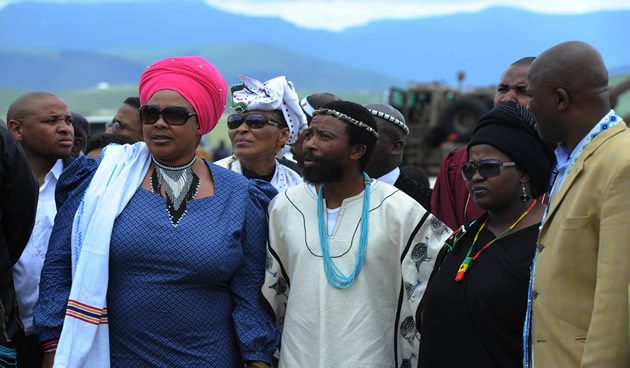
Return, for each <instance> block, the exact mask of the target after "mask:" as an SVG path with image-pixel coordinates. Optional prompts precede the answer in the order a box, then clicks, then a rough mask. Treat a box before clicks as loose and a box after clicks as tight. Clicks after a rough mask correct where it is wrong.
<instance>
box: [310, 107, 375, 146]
mask: <svg viewBox="0 0 630 368" xmlns="http://www.w3.org/2000/svg"><path fill="white" fill-rule="evenodd" d="M319 114H326V115H331V116H334V117H335V118H337V119H339V120H344V121H347V122H348V123H350V124H353V125H356V126H358V127H359V128H361V129H365V130H366V131H367V132H368V133H371V134H372V135H374V136H375V137H376V139H378V133H377V132H376V130H375V129H374V128H372V127H371V126H369V125H367V124H365V123H364V122H362V121H358V120H357V119H354V118H351V117H350V116H348V115H346V114H343V113H340V112H339V111H337V110H333V109H323V108H321V109H317V110H315V111H313V116H315V115H319Z"/></svg>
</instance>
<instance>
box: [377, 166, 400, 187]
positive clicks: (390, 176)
mask: <svg viewBox="0 0 630 368" xmlns="http://www.w3.org/2000/svg"><path fill="white" fill-rule="evenodd" d="M398 177H400V168H399V167H396V168H394V170H392V171H390V172H388V173H387V174H385V175H383V176H381V177H380V178H378V181H382V182H383V183H387V184H389V185H394V183H395V182H396V180H398Z"/></svg>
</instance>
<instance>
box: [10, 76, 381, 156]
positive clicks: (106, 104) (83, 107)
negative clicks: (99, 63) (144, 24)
mask: <svg viewBox="0 0 630 368" xmlns="http://www.w3.org/2000/svg"><path fill="white" fill-rule="evenodd" d="M26 92H29V91H26V90H15V89H2V88H0V117H1V118H2V119H3V120H4V119H5V118H6V116H7V110H8V109H9V105H10V104H11V102H13V101H14V100H15V99H16V98H18V97H19V96H21V95H23V94H24V93H26ZM310 93H313V92H312V91H298V95H299V96H306V95H308V94H310ZM55 94H56V95H57V96H59V97H61V98H62V99H63V100H64V101H65V102H66V103H67V104H68V106H69V107H70V109H71V110H72V111H74V112H78V113H79V114H82V115H84V116H88V117H89V116H99V117H113V116H114V114H115V113H116V110H118V108H119V107H120V105H121V104H122V102H123V101H124V100H125V98H127V97H129V96H137V95H138V87H137V86H135V85H120V86H112V87H109V88H107V89H96V88H94V89H85V90H77V91H70V92H59V93H55ZM337 95H338V96H339V97H340V98H342V99H344V100H350V101H354V102H357V103H360V104H367V103H373V102H382V101H383V94H379V93H361V92H357V93H348V92H341V93H338V94H337ZM229 102H230V101H228V104H229ZM231 113H233V110H232V109H231V108H229V107H228V108H227V109H226V110H225V114H224V115H223V117H222V118H221V121H220V122H219V124H217V127H216V128H215V129H214V130H213V131H212V132H211V133H210V134H209V137H208V138H206V139H209V143H210V145H211V146H212V147H216V146H218V144H219V142H220V141H221V140H225V143H226V144H227V145H228V146H230V140H229V138H228V134H227V122H226V119H227V115H229V114H231Z"/></svg>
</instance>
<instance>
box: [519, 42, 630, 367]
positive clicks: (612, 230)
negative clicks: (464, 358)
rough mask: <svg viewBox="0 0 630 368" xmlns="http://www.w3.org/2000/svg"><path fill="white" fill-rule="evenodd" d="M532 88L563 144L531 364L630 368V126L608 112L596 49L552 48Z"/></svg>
mask: <svg viewBox="0 0 630 368" xmlns="http://www.w3.org/2000/svg"><path fill="white" fill-rule="evenodd" d="M527 83H528V87H527V89H528V95H529V105H528V108H529V109H530V110H531V112H532V113H533V114H534V116H535V118H536V123H537V129H538V132H539V133H540V135H541V136H542V138H543V139H545V140H548V141H550V142H554V143H559V145H558V148H557V149H556V157H557V159H558V163H557V165H558V166H557V168H558V170H557V172H558V175H557V177H556V180H555V185H554V186H553V188H552V189H551V200H550V203H549V208H548V213H547V216H546V218H545V220H544V222H543V225H542V227H541V231H540V235H539V239H538V241H539V245H538V250H537V255H536V259H535V267H534V276H533V277H534V279H533V285H532V287H531V292H530V300H531V301H530V305H531V307H532V308H531V311H532V324H531V331H529V332H530V335H529V347H530V348H533V358H532V356H531V355H530V354H526V362H527V361H529V364H527V365H528V366H532V365H531V362H532V360H531V359H533V362H534V363H535V364H534V366H535V367H537V368H540V367H545V368H547V367H562V368H565V367H630V344H629V330H628V283H629V280H630V130H628V128H627V127H626V124H625V123H624V122H623V120H622V119H621V118H620V117H619V116H618V115H617V114H616V113H615V112H614V111H613V110H611V109H610V106H609V102H608V101H609V99H608V72H607V70H606V67H605V65H604V62H603V60H602V57H601V55H600V54H599V53H598V52H597V50H595V49H594V48H593V47H592V46H590V45H588V44H585V43H583V42H566V43H562V44H560V45H557V46H554V47H552V48H550V49H549V50H547V51H545V52H544V53H542V54H541V55H540V56H539V57H538V58H536V60H535V61H534V62H533V63H532V65H531V67H530V68H529V71H528V75H527ZM525 331H526V332H528V325H527V324H526V329H525Z"/></svg>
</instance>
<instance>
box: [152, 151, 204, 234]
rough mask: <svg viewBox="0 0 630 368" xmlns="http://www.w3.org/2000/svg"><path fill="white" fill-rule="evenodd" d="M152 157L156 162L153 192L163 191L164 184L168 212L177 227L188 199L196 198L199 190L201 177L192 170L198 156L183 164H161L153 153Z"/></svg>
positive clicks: (184, 211) (153, 175)
mask: <svg viewBox="0 0 630 368" xmlns="http://www.w3.org/2000/svg"><path fill="white" fill-rule="evenodd" d="M151 159H152V160H153V164H154V169H153V174H151V190H152V191H153V193H158V194H160V193H162V185H164V193H165V194H166V212H167V213H168V217H169V218H170V220H171V223H172V224H173V227H177V224H179V221H180V220H181V219H182V217H184V214H185V213H186V201H189V200H191V199H193V198H195V196H196V195H197V191H198V190H199V183H200V180H199V177H198V176H197V175H195V173H194V172H193V170H192V165H193V164H194V163H195V161H196V160H197V156H194V157H193V159H192V160H191V161H190V162H189V163H187V164H186V165H182V166H167V165H164V164H161V163H159V162H158V161H157V160H156V159H155V157H153V155H151Z"/></svg>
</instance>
